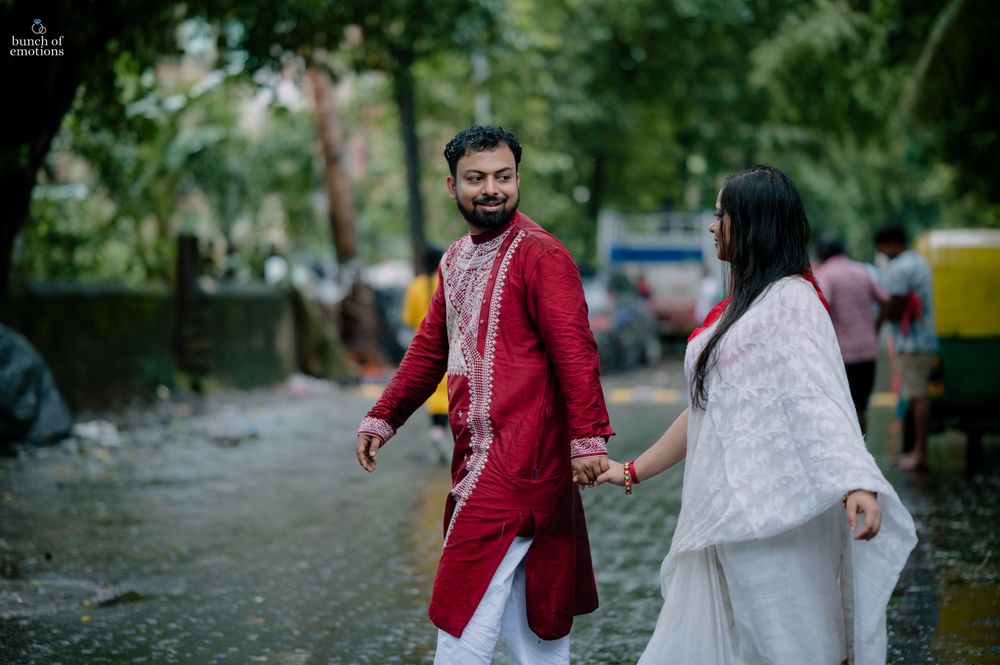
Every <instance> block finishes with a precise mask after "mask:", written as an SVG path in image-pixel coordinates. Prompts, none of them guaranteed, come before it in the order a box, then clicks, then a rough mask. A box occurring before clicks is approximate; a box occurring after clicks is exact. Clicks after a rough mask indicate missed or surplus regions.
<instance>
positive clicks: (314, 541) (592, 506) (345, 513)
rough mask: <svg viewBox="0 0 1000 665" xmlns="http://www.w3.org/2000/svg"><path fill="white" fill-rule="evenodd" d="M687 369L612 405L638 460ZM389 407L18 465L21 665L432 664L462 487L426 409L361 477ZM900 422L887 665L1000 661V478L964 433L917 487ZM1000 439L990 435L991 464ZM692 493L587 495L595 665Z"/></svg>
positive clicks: (349, 404)
mask: <svg viewBox="0 0 1000 665" xmlns="http://www.w3.org/2000/svg"><path fill="white" fill-rule="evenodd" d="M677 371H678V368H677V367H676V366H675V365H667V366H665V369H664V370H661V371H659V372H653V373H647V374H645V375H626V376H619V377H613V378H612V379H611V380H609V381H608V386H607V388H608V391H609V395H610V394H612V392H613V391H615V390H618V391H626V392H619V393H618V395H619V397H622V396H624V395H628V396H629V397H628V398H625V397H622V398H620V399H612V400H609V401H610V402H611V407H610V408H611V410H612V422H613V424H614V425H615V427H616V429H617V430H618V432H619V437H617V439H616V440H615V441H614V443H613V450H614V452H615V454H616V455H617V456H618V457H622V458H628V457H631V456H634V455H636V454H638V453H639V452H641V450H643V449H644V448H645V447H646V446H647V445H648V444H649V443H650V442H652V441H653V440H654V439H655V438H656V437H657V436H658V435H659V434H660V433H661V432H662V431H663V429H664V428H665V427H666V426H667V425H668V424H669V423H670V421H671V420H672V419H673V417H674V416H675V415H676V414H677V413H678V412H679V410H680V409H681V406H680V405H679V404H678V402H679V401H680V400H675V399H668V397H672V396H673V394H674V393H673V392H671V391H674V392H676V391H677V390H678V388H679V385H678V376H677ZM681 394H683V393H681ZM647 397H648V398H647ZM372 399H373V398H372V397H371V396H369V395H363V394H361V393H360V392H359V391H347V390H339V389H334V388H328V389H323V390H321V389H318V388H317V389H316V390H315V392H314V393H313V394H308V395H292V394H290V393H289V392H288V391H287V390H276V391H271V392H267V393H251V394H243V395H229V396H220V397H215V398H212V399H210V400H209V401H208V402H207V403H206V404H204V405H202V406H200V407H197V408H194V409H191V408H189V407H186V406H185V405H179V404H178V405H167V406H163V407H160V408H158V409H155V410H153V411H152V412H150V414H146V415H144V416H143V417H139V418H132V419H131V420H130V421H129V423H128V424H129V427H128V428H127V429H123V431H122V442H121V443H120V445H101V444H99V443H79V444H77V445H69V446H67V445H64V446H59V447H53V448H47V449H40V450H36V451H32V452H30V453H27V454H24V455H22V456H21V457H20V458H17V459H4V460H0V662H3V663H12V664H25V665H34V664H38V665H55V664H56V663H61V664H63V665H73V664H76V663H87V664H88V665H89V664H91V663H107V664H119V663H182V664H191V665H210V664H215V663H220V664H221V663H240V664H242V663H258V662H259V663H277V664H288V665H306V664H309V665H314V664H323V665H327V664H336V663H344V664H352V665H353V664H365V663H421V662H431V660H432V653H433V646H434V641H435V629H434V628H433V627H432V626H431V625H430V623H429V621H428V620H427V618H426V609H427V599H428V597H429V594H430V587H431V583H432V581H433V576H434V569H435V566H436V564H437V556H438V552H439V548H440V542H441V528H442V523H441V520H442V512H443V507H444V498H445V494H446V492H447V490H448V488H449V483H448V474H447V470H446V469H445V468H443V467H441V466H438V465H436V464H435V463H434V461H433V459H434V457H433V454H432V452H433V451H432V448H431V446H430V443H429V441H427V439H426V422H425V421H426V419H425V414H422V413H418V414H416V415H415V416H414V419H413V421H412V423H411V424H410V425H408V426H407V427H405V428H403V430H402V431H401V432H400V434H399V435H398V436H397V438H396V439H394V440H393V441H392V443H391V444H390V446H389V447H387V448H386V449H385V450H384V451H383V452H382V453H381V454H380V455H379V468H378V471H377V472H376V473H375V474H374V476H371V477H369V476H367V474H365V473H364V472H363V471H361V470H360V468H359V467H358V465H357V462H356V461H355V459H354V452H353V431H354V427H355V425H356V423H357V421H358V420H359V418H360V416H361V415H362V414H363V412H364V411H365V410H366V409H367V407H368V406H369V405H370V404H371V402H372ZM891 415H892V412H891V410H890V409H889V408H885V407H878V408H875V409H873V411H872V413H871V430H872V435H871V441H870V446H871V449H872V452H873V453H874V454H875V456H876V459H878V460H879V462H880V463H881V464H883V468H886V473H887V475H888V476H889V478H890V480H891V481H892V482H893V483H894V484H895V485H896V487H897V490H898V491H899V494H900V496H901V497H902V498H903V501H904V502H905V503H906V504H907V506H908V507H909V508H910V510H911V511H912V513H913V515H914V518H915V520H916V522H917V528H918V533H919V536H920V538H921V542H920V545H919V546H918V548H917V550H916V551H915V552H914V554H913V556H912V557H911V559H910V561H909V564H908V566H907V568H906V569H905V571H904V573H903V576H902V579H901V580H900V584H899V585H898V588H897V590H896V594H895V595H894V597H893V599H892V602H891V605H890V611H889V631H890V654H889V661H888V662H890V663H894V664H898V665H910V664H911V663H943V664H946V665H947V664H952V663H954V664H958V663H962V664H966V663H995V662H1000V637H998V635H1000V630H998V629H1000V578H998V575H1000V566H998V563H997V553H998V552H1000V548H998V532H997V528H996V527H997V524H998V523H1000V521H998V519H997V518H998V515H997V513H998V510H1000V509H998V507H997V503H996V499H997V496H998V492H997V490H998V489H1000V487H998V485H1000V482H998V475H997V472H996V468H995V463H994V465H993V466H992V467H990V468H983V469H980V470H977V471H976V472H975V473H973V474H971V475H970V476H968V477H967V476H966V474H965V470H964V468H963V464H964V455H963V445H964V444H963V442H962V440H961V438H960V437H959V436H957V435H953V434H944V435H940V436H938V437H936V438H935V439H934V440H933V444H932V456H933V457H932V462H933V470H932V471H931V472H929V473H927V474H922V475H913V474H899V473H898V472H895V471H894V470H892V469H891V468H889V467H888V463H887V462H888V459H889V456H888V455H889V453H890V452H891V451H892V450H893V446H894V445H895V443H894V442H895V440H896V435H895V434H894V433H893V431H892V423H891ZM997 443H998V441H997V439H995V438H994V439H990V438H987V440H986V442H985V445H986V451H987V458H988V459H991V460H996V458H997V456H998V455H1000V448H998V445H997ZM680 482H681V471H680V470H679V469H678V470H676V471H672V472H669V473H667V474H664V475H663V476H661V477H659V478H657V479H655V480H652V481H650V482H649V484H646V483H643V484H642V485H641V487H638V488H636V492H635V494H633V495H632V496H631V497H626V496H624V494H623V493H622V492H621V491H620V490H618V489H617V488H602V489H598V490H593V491H591V490H588V491H587V492H586V493H585V495H584V499H585V502H586V504H587V510H588V523H589V527H590V534H591V543H592V546H593V549H594V559H595V564H596V566H597V575H598V584H599V588H600V592H601V601H602V602H601V608H600V609H599V610H598V611H597V612H595V613H594V614H592V615H589V616H586V617H581V618H580V619H578V621H577V623H576V625H575V627H574V631H573V638H572V639H573V662H574V663H593V664H597V663H633V662H635V660H636V659H637V658H638V655H639V653H641V651H642V648H643V646H644V645H645V642H646V640H647V639H648V637H649V635H650V633H651V631H652V627H653V624H654V623H655V621H656V617H657V614H658V613H659V609H660V604H661V599H660V594H659V581H658V571H659V565H660V561H661V560H662V558H663V556H664V554H665V553H666V551H667V549H668V547H669V537H670V534H671V532H672V531H673V527H674V524H675V519H676V515H677V511H678V508H679V501H680ZM497 662H507V661H506V659H505V658H504V657H502V656H500V657H498V659H497Z"/></svg>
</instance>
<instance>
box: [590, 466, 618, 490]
mask: <svg viewBox="0 0 1000 665" xmlns="http://www.w3.org/2000/svg"><path fill="white" fill-rule="evenodd" d="M604 483H611V484H612V485H617V486H618V487H625V465H624V464H622V463H621V462H616V461H614V460H612V459H609V460H608V469H607V471H605V472H604V473H602V474H601V475H599V476H598V477H597V480H595V481H594V484H593V487H600V486H601V485H603V484H604Z"/></svg>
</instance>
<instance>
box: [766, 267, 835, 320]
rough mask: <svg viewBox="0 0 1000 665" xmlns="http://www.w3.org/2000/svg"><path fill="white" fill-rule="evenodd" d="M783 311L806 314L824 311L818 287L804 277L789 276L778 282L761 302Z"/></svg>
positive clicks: (769, 288)
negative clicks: (797, 311)
mask: <svg viewBox="0 0 1000 665" xmlns="http://www.w3.org/2000/svg"><path fill="white" fill-rule="evenodd" d="M765 301H768V304H769V305H771V306H774V307H780V308H782V309H786V310H787V309H794V310H800V311H806V312H814V311H817V310H824V309H825V308H824V307H823V301H822V300H821V299H820V295H819V291H817V289H816V287H815V286H814V285H813V284H812V283H811V282H810V281H809V280H807V279H806V278H805V277H804V276H802V275H788V276H787V277H782V278H781V279H779V280H777V281H776V282H774V283H773V284H771V286H770V287H768V290H767V292H765V293H764V295H763V297H762V298H761V302H765Z"/></svg>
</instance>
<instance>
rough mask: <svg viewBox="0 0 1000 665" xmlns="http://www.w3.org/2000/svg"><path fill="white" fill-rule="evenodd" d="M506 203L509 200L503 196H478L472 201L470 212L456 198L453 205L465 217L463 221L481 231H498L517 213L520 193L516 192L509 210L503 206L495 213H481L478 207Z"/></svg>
mask: <svg viewBox="0 0 1000 665" xmlns="http://www.w3.org/2000/svg"><path fill="white" fill-rule="evenodd" d="M507 201H509V199H508V198H507V197H503V196H498V197H493V198H490V197H488V196H480V197H477V198H474V199H472V209H471V210H470V209H468V208H466V207H465V206H463V205H462V201H461V200H459V198H458V197H457V196H456V197H455V203H457V204H458V210H459V212H461V213H462V217H465V221H467V222H468V223H469V224H472V225H473V226H476V227H479V228H481V229H498V228H500V227H502V226H505V225H506V224H507V222H509V221H510V219H511V217H513V216H514V213H515V212H517V206H518V204H520V203H521V192H520V190H518V192H517V198H516V199H514V205H512V206H511V207H510V208H507V206H506V205H504V207H502V208H500V210H497V211H496V212H483V211H482V210H480V209H479V208H478V206H480V205H495V204H497V203H504V204H506V203H507Z"/></svg>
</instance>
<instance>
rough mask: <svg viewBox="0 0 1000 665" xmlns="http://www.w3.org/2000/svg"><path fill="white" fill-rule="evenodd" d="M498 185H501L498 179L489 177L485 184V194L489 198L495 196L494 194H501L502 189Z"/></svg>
mask: <svg viewBox="0 0 1000 665" xmlns="http://www.w3.org/2000/svg"><path fill="white" fill-rule="evenodd" d="M498 185H499V183H498V182H497V179H496V178H494V177H492V176H487V178H486V179H485V181H484V182H483V193H484V194H486V195H487V196H493V195H494V194H499V193H500V188H499V187H498Z"/></svg>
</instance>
